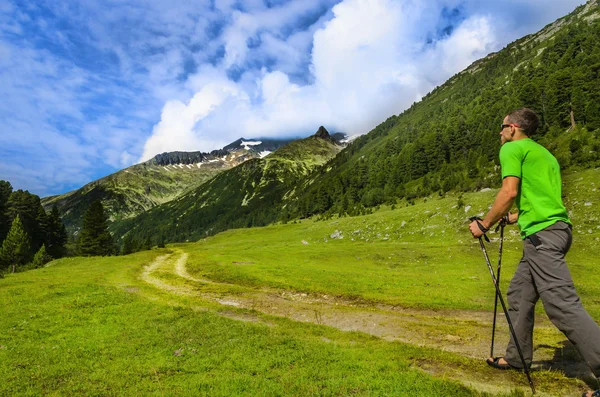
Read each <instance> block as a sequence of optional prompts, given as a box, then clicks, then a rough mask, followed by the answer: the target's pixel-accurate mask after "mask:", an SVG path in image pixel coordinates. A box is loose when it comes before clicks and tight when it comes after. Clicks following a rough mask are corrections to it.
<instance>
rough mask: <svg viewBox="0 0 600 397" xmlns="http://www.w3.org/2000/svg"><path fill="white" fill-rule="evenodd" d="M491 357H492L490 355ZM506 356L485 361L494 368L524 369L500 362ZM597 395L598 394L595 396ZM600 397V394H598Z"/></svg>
mask: <svg viewBox="0 0 600 397" xmlns="http://www.w3.org/2000/svg"><path fill="white" fill-rule="evenodd" d="M490 358H491V357H490ZM502 358H504V357H494V358H493V359H492V360H490V359H489V358H488V359H487V360H485V362H486V363H487V365H489V366H490V367H492V368H496V369H501V370H507V369H512V370H515V371H522V370H521V368H517V367H513V366H512V365H510V364H509V363H506V364H500V359H502ZM594 397H596V396H594ZM598 397H600V396H598Z"/></svg>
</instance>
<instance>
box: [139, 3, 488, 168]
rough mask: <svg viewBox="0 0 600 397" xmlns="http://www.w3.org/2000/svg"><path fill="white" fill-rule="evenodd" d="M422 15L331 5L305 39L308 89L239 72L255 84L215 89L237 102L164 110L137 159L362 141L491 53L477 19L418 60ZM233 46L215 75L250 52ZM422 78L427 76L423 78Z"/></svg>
mask: <svg viewBox="0 0 600 397" xmlns="http://www.w3.org/2000/svg"><path fill="white" fill-rule="evenodd" d="M426 12H427V10H426V9H425V8H423V7H418V6H414V5H412V4H409V5H403V4H401V3H399V2H395V1H391V0H369V1H367V0H346V1H344V2H342V3H340V4H338V5H336V6H335V7H334V8H333V18H332V19H331V20H330V21H328V22H326V23H325V24H324V26H322V27H321V28H320V29H315V33H314V35H313V43H312V44H313V50H312V58H311V65H310V70H311V72H312V80H313V81H314V83H313V84H309V85H299V84H295V83H292V82H291V81H290V77H289V76H288V75H287V74H286V73H284V72H282V71H279V70H275V71H273V72H267V71H265V70H263V71H262V72H261V73H260V74H257V73H255V72H248V73H247V74H248V76H252V78H254V83H253V84H251V83H249V81H252V79H251V78H246V79H244V78H243V79H241V80H240V82H237V83H235V82H233V81H231V80H228V81H223V80H221V82H220V83H217V84H226V85H228V86H230V87H235V88H232V90H233V91H238V92H243V93H245V95H239V96H238V97H237V98H230V100H229V101H228V102H226V103H224V102H221V103H220V104H219V105H220V106H212V107H210V108H205V107H204V108H198V107H194V106H192V102H193V101H194V100H192V102H190V105H189V106H183V105H182V104H179V106H177V107H173V105H172V104H171V103H168V104H167V105H166V106H165V108H164V109H163V116H162V118H161V122H160V123H159V124H158V125H157V127H156V128H155V130H154V133H153V135H152V137H151V138H150V139H149V141H148V142H149V144H147V145H146V146H145V150H144V155H143V157H142V159H147V158H150V157H152V156H153V155H155V154H156V153H157V152H156V151H155V150H156V148H164V147H169V148H172V150H175V148H178V149H179V150H194V149H195V150H211V149H214V148H216V147H217V146H216V142H215V143H214V144H209V145H208V146H207V147H200V146H198V145H199V143H200V142H201V141H202V142H204V143H205V144H206V143H207V142H211V140H212V138H213V137H214V138H217V137H218V138H219V139H218V141H219V142H221V141H222V140H223V138H227V139H229V140H234V139H236V138H238V137H240V136H245V137H261V136H282V135H288V136H289V135H307V134H308V133H311V132H314V131H315V130H316V129H317V128H318V126H319V125H327V126H329V127H330V128H333V129H336V130H341V131H344V132H347V133H350V134H357V133H364V132H367V131H368V130H370V129H371V128H373V127H374V126H375V125H376V124H377V123H378V122H381V121H382V120H384V119H385V118H386V117H389V116H390V115H392V114H396V113H399V112H400V111H401V110H402V109H404V108H405V107H407V106H409V105H410V104H411V103H412V102H413V101H415V100H417V99H418V98H419V97H420V96H421V95H423V94H425V93H426V92H427V91H429V90H430V89H431V88H432V87H433V85H434V84H439V83H440V82H442V81H443V80H444V79H446V78H448V77H450V76H451V75H452V74H453V73H456V72H458V71H459V70H460V69H462V68H463V67H465V66H466V65H468V64H469V63H471V62H473V61H474V60H476V59H477V58H479V57H481V56H483V55H486V54H487V52H489V51H490V50H491V45H492V44H494V40H493V37H492V36H493V35H492V33H491V31H490V29H489V24H488V23H487V20H486V19H485V18H482V17H480V18H474V19H469V20H467V21H465V22H463V23H462V25H460V26H459V27H458V28H457V29H456V30H455V31H454V34H453V35H452V36H450V37H448V38H447V39H446V40H443V41H441V42H439V43H437V45H435V46H433V47H432V48H431V49H430V50H428V51H426V52H423V51H422V47H420V46H417V45H415V43H414V41H413V38H414V36H415V32H414V30H418V29H420V27H419V26H418V25H419V22H420V18H419V17H418V15H417V18H415V14H419V13H420V14H424V13H426ZM237 23H238V25H240V26H242V25H243V26H246V27H248V26H250V27H251V28H250V29H248V30H246V31H245V32H246V33H247V34H240V37H247V36H248V35H249V34H248V32H250V31H251V30H253V29H256V24H255V21H254V20H245V22H243V23H241V22H239V20H238V22H237ZM241 30H243V29H241ZM237 32H238V33H239V32H240V30H237ZM228 37H230V36H228ZM267 37H268V36H267ZM231 42H235V44H236V45H235V46H234V45H232V46H231V48H235V51H234V50H231V52H228V56H227V57H226V58H225V61H224V64H223V65H221V67H222V68H223V70H225V69H227V68H228V67H229V66H230V65H231V64H233V63H235V62H240V59H241V58H243V57H244V56H245V55H243V54H246V53H247V52H248V51H249V49H248V48H247V47H246V43H245V42H244V40H242V39H240V40H239V41H234V40H232V41H231ZM265 42H266V43H270V44H273V45H274V46H275V48H277V46H279V45H280V44H281V41H277V40H273V41H272V42H269V40H268V39H267V40H266V41H265ZM233 54H235V55H233ZM229 55H230V56H229ZM426 62H429V63H430V65H428V67H426V65H424V63H426ZM434 64H436V65H435V66H434ZM437 64H441V65H443V67H442V68H439V67H437ZM425 71H426V72H428V73H429V74H430V75H424V73H425ZM204 73H205V72H200V73H199V74H198V75H197V76H194V77H193V78H192V79H191V81H195V82H196V84H195V85H196V88H199V87H202V86H203V84H206V83H207V81H209V80H211V79H212V78H214V73H215V70H214V69H212V70H211V72H210V73H211V74H213V75H212V76H211V74H207V75H205V74H204ZM207 76H211V78H209V79H207V78H206V77H207ZM248 76H247V77H248ZM424 81H425V82H427V83H423V82H424ZM201 92H202V91H201ZM248 98H253V100H251V101H249V100H248ZM195 112H201V113H197V114H196V113H195ZM209 115H210V117H208V116H209ZM184 120H187V122H186V121H184ZM150 143H151V144H150ZM179 143H181V144H179ZM178 144H179V145H178Z"/></svg>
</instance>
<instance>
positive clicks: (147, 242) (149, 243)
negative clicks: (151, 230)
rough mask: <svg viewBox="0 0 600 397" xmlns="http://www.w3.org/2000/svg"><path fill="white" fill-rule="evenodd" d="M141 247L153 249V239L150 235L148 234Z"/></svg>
mask: <svg viewBox="0 0 600 397" xmlns="http://www.w3.org/2000/svg"><path fill="white" fill-rule="evenodd" d="M141 248H142V251H148V250H151V249H152V240H151V239H150V236H146V239H145V240H144V243H143V244H142V247H141Z"/></svg>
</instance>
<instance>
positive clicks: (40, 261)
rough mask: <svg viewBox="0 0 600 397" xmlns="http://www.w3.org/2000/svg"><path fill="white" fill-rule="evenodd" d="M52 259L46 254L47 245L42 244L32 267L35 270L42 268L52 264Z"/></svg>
mask: <svg viewBox="0 0 600 397" xmlns="http://www.w3.org/2000/svg"><path fill="white" fill-rule="evenodd" d="M51 260H52V257H51V256H50V255H48V253H47V252H46V244H42V246H41V247H40V249H39V250H38V252H36V254H35V255H34V256H33V261H31V262H32V265H33V267H34V268H38V267H42V266H44V265H45V264H46V263H48V262H50V261H51Z"/></svg>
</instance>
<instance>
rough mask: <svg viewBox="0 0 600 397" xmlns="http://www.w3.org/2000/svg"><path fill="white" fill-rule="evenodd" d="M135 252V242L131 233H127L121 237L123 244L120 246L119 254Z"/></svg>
mask: <svg viewBox="0 0 600 397" xmlns="http://www.w3.org/2000/svg"><path fill="white" fill-rule="evenodd" d="M133 252H135V243H134V241H133V234H132V233H127V234H126V235H125V237H123V245H122V246H121V255H129V254H131V253H133Z"/></svg>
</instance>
